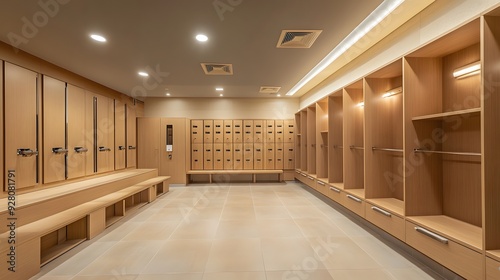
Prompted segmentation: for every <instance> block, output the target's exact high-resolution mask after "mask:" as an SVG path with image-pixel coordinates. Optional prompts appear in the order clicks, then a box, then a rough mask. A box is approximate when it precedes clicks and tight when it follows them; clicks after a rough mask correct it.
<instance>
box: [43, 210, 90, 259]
mask: <svg viewBox="0 0 500 280" xmlns="http://www.w3.org/2000/svg"><path fill="white" fill-rule="evenodd" d="M85 240H87V217H83V218H81V219H79V220H77V221H75V222H73V223H71V224H69V225H67V226H65V227H62V228H60V229H58V230H55V231H53V232H51V233H49V234H46V235H44V236H42V237H41V238H40V266H44V265H45V264H47V263H48V262H50V261H52V260H53V259H55V258H57V257H58V256H60V255H62V254H64V253H65V252H67V251H69V250H71V249H73V248H74V247H76V246H78V245H79V244H80V243H82V242H84V241H85Z"/></svg>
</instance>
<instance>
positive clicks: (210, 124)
mask: <svg viewBox="0 0 500 280" xmlns="http://www.w3.org/2000/svg"><path fill="white" fill-rule="evenodd" d="M213 136H214V121H213V120H203V143H213V141H214V137H213Z"/></svg>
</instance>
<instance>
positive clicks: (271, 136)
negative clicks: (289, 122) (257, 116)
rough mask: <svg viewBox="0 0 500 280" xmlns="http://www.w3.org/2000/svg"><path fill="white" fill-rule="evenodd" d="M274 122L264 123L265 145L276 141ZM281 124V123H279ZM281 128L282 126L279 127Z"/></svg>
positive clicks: (267, 121)
mask: <svg viewBox="0 0 500 280" xmlns="http://www.w3.org/2000/svg"><path fill="white" fill-rule="evenodd" d="M274 122H275V121H274V120H266V121H265V126H266V127H265V130H264V131H265V136H264V137H265V138H264V140H265V142H267V143H274V142H275V141H276V139H275V136H276V131H275V130H276V128H275V123H274ZM281 122H283V121H281ZM281 126H282V127H283V124H282V125H281Z"/></svg>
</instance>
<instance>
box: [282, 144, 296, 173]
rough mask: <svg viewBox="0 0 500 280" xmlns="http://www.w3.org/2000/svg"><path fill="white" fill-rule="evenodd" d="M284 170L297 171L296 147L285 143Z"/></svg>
mask: <svg viewBox="0 0 500 280" xmlns="http://www.w3.org/2000/svg"><path fill="white" fill-rule="evenodd" d="M283 169H285V170H290V169H295V145H294V143H283Z"/></svg>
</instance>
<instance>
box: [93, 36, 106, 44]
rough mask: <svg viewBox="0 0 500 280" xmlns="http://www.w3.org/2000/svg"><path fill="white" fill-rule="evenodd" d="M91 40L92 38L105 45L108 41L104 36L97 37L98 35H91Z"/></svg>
mask: <svg viewBox="0 0 500 280" xmlns="http://www.w3.org/2000/svg"><path fill="white" fill-rule="evenodd" d="M90 38H92V39H94V40H96V41H97V42H103V43H104V42H106V41H107V40H106V38H104V37H103V36H101V35H97V34H92V35H90Z"/></svg>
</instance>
